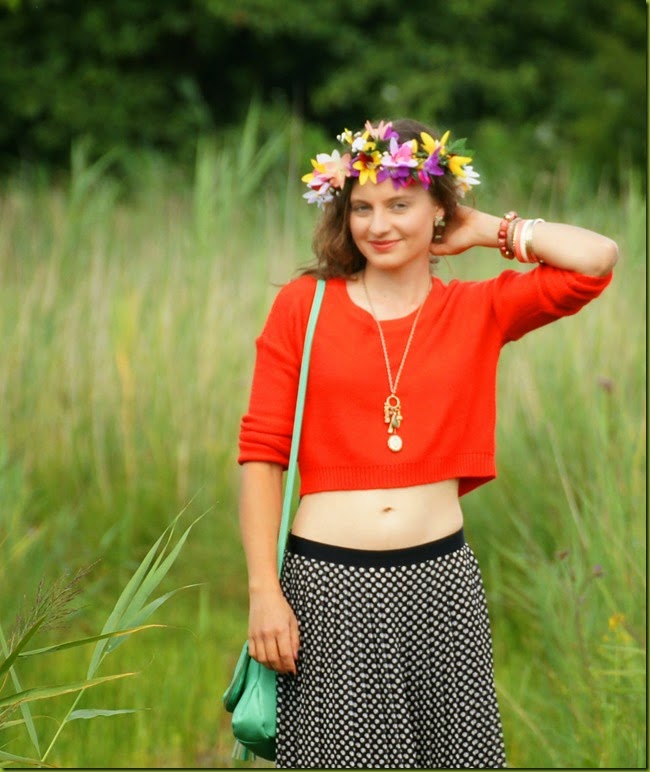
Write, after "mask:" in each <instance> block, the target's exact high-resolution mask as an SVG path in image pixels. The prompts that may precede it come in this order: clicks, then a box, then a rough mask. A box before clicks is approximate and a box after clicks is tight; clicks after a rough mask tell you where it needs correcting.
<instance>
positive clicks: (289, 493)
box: [278, 279, 325, 574]
mask: <svg viewBox="0 0 650 772" xmlns="http://www.w3.org/2000/svg"><path fill="white" fill-rule="evenodd" d="M324 292H325V279H318V281H317V282H316V292H315V293H314V299H313V301H312V305H311V312H310V314H309V321H308V322H307V332H306V334H305V345H304V347H303V351H302V363H301V365H300V379H299V381H298V396H297V398H296V415H295V418H294V421H293V434H292V437H291V453H290V454H289V466H288V467H287V479H286V483H285V486H284V498H283V501H282V520H281V522H280V532H279V535H278V574H279V573H281V571H282V563H283V561H284V549H285V546H286V543H287V536H288V535H289V516H290V514H291V502H292V499H293V489H294V487H295V482H296V467H297V465H298V447H299V445H300V430H301V428H302V414H303V412H304V409H305V392H306V391H307V377H308V375H309V357H310V356H311V344H312V340H313V338H314V329H315V327H316V321H317V319H318V314H319V312H320V306H321V302H322V300H323V293H324Z"/></svg>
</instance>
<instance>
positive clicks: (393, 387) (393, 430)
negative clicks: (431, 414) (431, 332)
mask: <svg viewBox="0 0 650 772" xmlns="http://www.w3.org/2000/svg"><path fill="white" fill-rule="evenodd" d="M361 282H362V284H363V289H364V292H365V293H366V299H367V301H368V305H369V306H370V313H371V315H372V318H373V319H374V320H375V323H376V325H377V329H378V330H379V337H380V339H381V347H382V349H383V352H384V362H385V363H386V373H387V374H388V387H389V388H390V394H389V395H388V396H387V397H386V400H385V402H384V423H385V424H388V434H389V437H388V443H387V444H388V447H389V448H390V449H391V450H392V451H393V453H398V452H399V451H400V450H401V449H402V447H403V445H404V443H403V441H402V438H401V437H400V436H399V435H398V434H397V431H398V429H399V427H400V425H401V423H402V420H403V416H402V404H401V402H400V399H399V397H398V396H397V394H396V392H397V387H398V385H399V379H400V377H401V375H402V370H403V369H404V363H405V362H406V356H407V354H408V353H409V349H410V348H411V341H412V340H413V335H414V334H415V328H416V326H417V323H418V319H419V318H420V313H421V312H422V309H423V308H424V301H425V300H426V299H427V297H428V295H429V292H431V281H429V289H428V290H427V294H426V295H425V296H424V300H423V301H422V303H420V307H419V308H418V312H417V314H416V315H415V319H414V320H413V324H412V325H411V332H410V333H409V337H408V340H407V341H406V347H405V349H404V353H403V354H402V361H401V362H400V365H399V369H398V371H397V375H396V376H395V380H394V381H393V374H392V372H391V369H390V360H389V359H388V349H387V348H386V340H385V338H384V331H383V330H382V329H381V324H380V323H379V319H377V315H376V314H375V309H374V308H373V305H372V301H371V300H370V295H369V294H368V288H367V287H366V276H365V273H364V274H362V276H361Z"/></svg>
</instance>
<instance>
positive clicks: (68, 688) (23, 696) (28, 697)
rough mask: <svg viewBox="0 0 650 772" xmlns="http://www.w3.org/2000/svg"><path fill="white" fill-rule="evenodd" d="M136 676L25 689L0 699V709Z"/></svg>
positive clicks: (129, 674)
mask: <svg viewBox="0 0 650 772" xmlns="http://www.w3.org/2000/svg"><path fill="white" fill-rule="evenodd" d="M133 675H137V673H117V674H116V675H110V676H102V677H100V678H90V679H87V680H85V681H78V682H76V683H72V684H62V685H60V686H36V687H34V688H33V689H25V690H24V691H22V692H18V693H17V694H11V695H10V696H9V697H3V698H1V699H0V708H9V707H17V706H18V705H22V704H23V703H25V702H35V701H36V700H47V699H49V698H50V697H58V696H60V695H62V694H70V693H72V692H81V691H84V690H85V689H89V688H91V687H93V686H99V685H100V684H103V683H107V682H108V681H117V680H118V679H119V678H127V677H128V676H133Z"/></svg>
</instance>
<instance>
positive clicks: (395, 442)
mask: <svg viewBox="0 0 650 772" xmlns="http://www.w3.org/2000/svg"><path fill="white" fill-rule="evenodd" d="M401 407H402V406H401V403H400V401H399V397H398V396H397V395H396V394H393V393H391V394H389V395H388V397H387V398H386V401H385V402H384V423H385V424H388V434H389V435H390V437H389V438H388V447H389V448H390V449H391V450H392V451H393V453H397V452H399V451H400V450H401V449H402V445H403V442H402V438H401V437H400V436H399V435H398V434H397V430H398V429H399V427H400V424H401V423H402V420H403V419H402V410H401Z"/></svg>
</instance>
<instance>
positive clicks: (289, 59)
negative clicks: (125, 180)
mask: <svg viewBox="0 0 650 772" xmlns="http://www.w3.org/2000/svg"><path fill="white" fill-rule="evenodd" d="M645 46H646V8H645V5H644V4H643V3H641V2H640V1H639V0H617V2H616V3H614V4H612V3H611V1H610V0H572V2H570V3H567V2H565V0H544V1H543V2H542V1H541V0H535V2H526V3H523V2H512V0H454V2H444V3H443V2H439V1H435V2H432V0H411V2H409V3H408V4H406V5H404V6H402V7H398V6H397V5H396V4H395V3H394V2H392V1H391V2H388V0H357V1H356V2H354V3H350V2H347V0H312V2H309V3H306V2H303V0H284V2H283V3H282V7H281V10H279V7H278V5H277V3H276V2H275V1H274V0H237V2H231V0H165V2H164V3H160V2H157V0H138V2H137V3H134V2H131V0H0V114H2V116H3V119H2V123H1V124H0V159H1V161H2V163H3V165H4V168H5V169H6V168H8V167H12V166H15V164H16V163H18V162H20V161H24V160H26V159H27V160H31V161H34V160H38V161H39V162H43V161H47V162H49V163H52V164H65V162H66V160H67V157H68V154H69V150H70V144H71V141H72V140H74V139H76V138H78V137H80V136H86V137H89V138H91V139H92V148H93V152H95V153H96V154H102V153H104V152H106V150H108V149H109V148H114V147H115V146H121V147H128V148H131V149H135V148H148V149H155V150H162V151H166V152H168V153H170V152H171V153H173V154H175V155H176V156H177V157H179V158H184V159H185V160H187V159H188V158H190V157H191V153H192V150H193V148H194V144H195V141H196V137H197V135H199V134H202V133H205V132H214V131H216V132H218V131H221V130H223V129H224V128H226V127H229V126H230V127H232V126H235V127H236V126H237V125H238V123H239V122H240V121H241V120H242V119H243V116H244V115H245V113H246V111H247V109H248V104H249V102H250V98H251V94H256V95H257V96H258V98H259V100H260V102H261V103H262V104H263V105H264V106H265V107H266V108H267V109H268V111H269V122H271V121H272V120H273V116H274V114H275V111H276V110H277V109H278V108H281V109H282V110H285V111H290V112H292V113H295V114H297V115H299V116H301V117H302V118H303V119H304V120H305V121H306V122H307V123H308V124H313V125H316V126H319V127H321V128H322V129H323V130H324V131H326V132H327V134H328V136H329V137H330V138H331V139H333V137H334V136H335V134H336V133H338V132H339V131H340V130H341V128H343V126H351V127H352V126H357V125H359V124H360V123H361V122H362V121H363V120H365V119H366V118H368V117H370V118H378V117H385V116H388V117H399V116H403V115H412V116H413V117H418V118H421V119H423V120H425V121H429V122H432V123H434V124H440V128H441V129H445V128H447V127H453V129H454V132H455V133H456V134H457V136H469V137H471V140H472V143H471V145H470V146H471V147H474V148H479V149H485V151H487V150H488V149H489V150H491V151H492V150H493V151H494V153H495V154H496V155H498V156H499V166H500V167H502V166H503V159H504V157H506V156H507V157H508V158H514V159H515V160H519V161H522V162H523V161H526V160H529V159H530V158H531V156H534V157H535V160H536V161H538V162H540V161H545V162H546V164H547V166H553V165H554V164H555V163H556V162H557V161H558V160H562V161H565V160H566V159H568V158H572V159H574V160H577V161H578V162H580V163H582V164H584V165H585V166H586V167H588V168H589V169H590V170H591V171H592V172H593V176H594V177H595V178H601V177H602V176H603V175H605V176H606V177H608V178H611V177H616V176H617V174H618V172H619V170H620V168H621V162H624V163H625V164H630V165H632V166H634V167H636V168H637V169H642V170H645V145H646V110H645V107H644V105H645V97H646V94H645V89H646V85H645V76H646V67H645ZM482 155H483V156H487V155H488V153H487V152H484V153H483V154H482Z"/></svg>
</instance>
